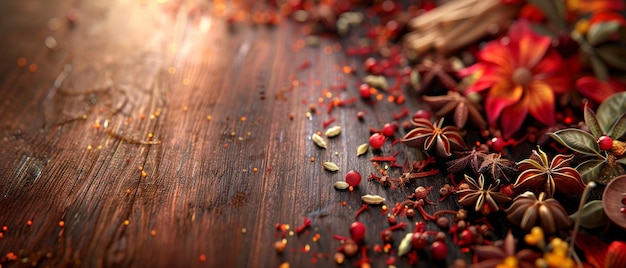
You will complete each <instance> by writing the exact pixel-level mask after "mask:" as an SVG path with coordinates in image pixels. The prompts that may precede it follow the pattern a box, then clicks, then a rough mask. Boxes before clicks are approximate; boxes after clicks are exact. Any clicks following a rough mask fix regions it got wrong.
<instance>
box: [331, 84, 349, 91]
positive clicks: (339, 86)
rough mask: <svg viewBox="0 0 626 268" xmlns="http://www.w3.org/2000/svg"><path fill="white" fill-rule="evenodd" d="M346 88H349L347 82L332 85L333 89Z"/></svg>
mask: <svg viewBox="0 0 626 268" xmlns="http://www.w3.org/2000/svg"><path fill="white" fill-rule="evenodd" d="M346 88H348V86H347V85H346V83H339V84H336V85H330V89H332V90H345V89H346Z"/></svg>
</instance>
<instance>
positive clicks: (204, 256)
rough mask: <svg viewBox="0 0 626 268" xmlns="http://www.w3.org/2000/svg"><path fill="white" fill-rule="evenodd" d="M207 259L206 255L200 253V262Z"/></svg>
mask: <svg viewBox="0 0 626 268" xmlns="http://www.w3.org/2000/svg"><path fill="white" fill-rule="evenodd" d="M205 261H206V255H204V254H200V262H205Z"/></svg>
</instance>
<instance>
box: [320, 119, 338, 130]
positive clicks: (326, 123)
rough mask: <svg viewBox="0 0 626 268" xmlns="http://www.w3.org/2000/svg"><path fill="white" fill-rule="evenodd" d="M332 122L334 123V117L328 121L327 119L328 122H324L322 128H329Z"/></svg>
mask: <svg viewBox="0 0 626 268" xmlns="http://www.w3.org/2000/svg"><path fill="white" fill-rule="evenodd" d="M333 122H335V118H334V117H331V118H330V119H328V120H326V121H324V122H322V126H323V127H324V128H327V127H328V126H330V124H332V123H333Z"/></svg>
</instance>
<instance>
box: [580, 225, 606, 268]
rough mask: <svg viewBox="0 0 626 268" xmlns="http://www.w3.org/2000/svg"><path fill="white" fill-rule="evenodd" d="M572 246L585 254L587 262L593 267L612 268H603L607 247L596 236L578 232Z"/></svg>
mask: <svg viewBox="0 0 626 268" xmlns="http://www.w3.org/2000/svg"><path fill="white" fill-rule="evenodd" d="M574 244H575V245H576V247H578V248H579V249H581V251H582V252H584V253H585V258H586V259H587V262H589V264H591V265H593V267H614V266H604V264H605V263H604V260H605V258H606V253H607V248H608V246H607V244H605V243H604V242H602V240H600V239H599V238H598V237H597V236H594V235H588V234H585V233H582V232H580V233H578V234H577V236H576V241H574Z"/></svg>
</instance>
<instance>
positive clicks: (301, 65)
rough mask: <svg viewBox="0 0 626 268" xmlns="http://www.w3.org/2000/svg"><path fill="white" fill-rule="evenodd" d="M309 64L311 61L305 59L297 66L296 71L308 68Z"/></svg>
mask: <svg viewBox="0 0 626 268" xmlns="http://www.w3.org/2000/svg"><path fill="white" fill-rule="evenodd" d="M310 66H311V61H309V60H306V61H304V62H303V63H301V64H300V65H299V66H298V71H302V70H304V69H306V68H309V67H310Z"/></svg>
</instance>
